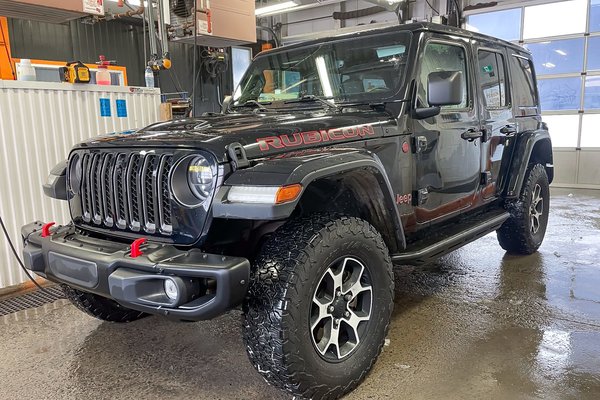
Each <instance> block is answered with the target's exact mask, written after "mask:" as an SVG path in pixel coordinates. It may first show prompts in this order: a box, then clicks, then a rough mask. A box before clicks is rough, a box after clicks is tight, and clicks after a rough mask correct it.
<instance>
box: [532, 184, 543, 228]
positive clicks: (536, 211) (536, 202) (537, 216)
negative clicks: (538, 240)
mask: <svg viewBox="0 0 600 400" xmlns="http://www.w3.org/2000/svg"><path fill="white" fill-rule="evenodd" d="M543 213H544V198H543V197H542V187H541V186H540V185H539V184H536V185H535V187H534V189H533V195H532V196H531V207H530V209H529V215H530V219H531V233H533V234H534V235H535V234H536V233H538V232H539V230H540V227H541V219H542V215H543Z"/></svg>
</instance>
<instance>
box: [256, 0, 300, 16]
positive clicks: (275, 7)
mask: <svg viewBox="0 0 600 400" xmlns="http://www.w3.org/2000/svg"><path fill="white" fill-rule="evenodd" d="M297 6H298V4H296V3H294V2H293V1H284V2H283V3H277V4H271V5H270V6H265V7H260V8H257V9H256V11H255V12H254V14H255V15H263V14H268V13H272V12H277V11H282V10H287V9H288V8H294V7H297Z"/></svg>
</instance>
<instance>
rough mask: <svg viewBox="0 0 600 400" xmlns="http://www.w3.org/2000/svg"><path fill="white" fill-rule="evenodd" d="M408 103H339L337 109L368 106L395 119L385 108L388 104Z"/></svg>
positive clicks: (396, 101) (398, 101)
mask: <svg viewBox="0 0 600 400" xmlns="http://www.w3.org/2000/svg"><path fill="white" fill-rule="evenodd" d="M407 101H409V100H408V99H402V100H390V101H379V102H367V101H365V102H356V103H340V104H339V105H338V107H340V108H346V107H360V106H369V107H371V108H372V109H373V110H375V111H384V112H386V113H388V114H389V115H390V116H391V117H393V118H396V117H395V116H394V115H393V113H392V112H391V111H390V110H389V109H388V108H387V107H386V106H387V105H388V104H396V103H405V102H407Z"/></svg>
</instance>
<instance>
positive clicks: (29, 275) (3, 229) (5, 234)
mask: <svg viewBox="0 0 600 400" xmlns="http://www.w3.org/2000/svg"><path fill="white" fill-rule="evenodd" d="M0 225H2V231H3V232H4V236H6V240H7V241H8V245H9V246H10V249H11V250H12V253H13V254H14V256H15V258H16V259H17V262H18V263H19V266H20V267H21V269H22V270H23V272H25V275H27V277H28V278H29V279H30V280H31V282H33V284H34V285H35V286H37V287H38V289H40V290H44V288H43V287H41V286H40V284H39V283H37V281H36V280H35V279H34V278H33V276H31V274H30V273H29V271H28V270H27V268H25V264H23V261H21V258H20V257H19V253H17V249H16V248H15V245H14V244H13V242H12V240H10V236H9V235H8V231H7V230H6V226H5V225H4V221H3V220H2V216H0Z"/></svg>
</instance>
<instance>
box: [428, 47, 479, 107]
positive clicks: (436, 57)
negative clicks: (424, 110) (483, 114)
mask: <svg viewBox="0 0 600 400" xmlns="http://www.w3.org/2000/svg"><path fill="white" fill-rule="evenodd" d="M466 59H467V57H466V54H465V49H464V48H463V47H461V46H455V45H450V44H445V43H436V42H432V43H428V44H427V46H426V47H425V53H424V55H423V63H422V65H421V74H420V76H419V80H420V85H419V87H420V90H419V102H420V103H421V104H422V105H424V106H425V107H428V106H429V104H428V102H427V86H428V82H427V80H428V77H429V74H430V73H432V72H440V71H460V72H462V76H463V101H462V102H461V103H460V104H458V105H455V106H445V107H443V108H444V109H461V108H467V104H468V93H467V87H468V86H467V79H468V74H467V61H466Z"/></svg>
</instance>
